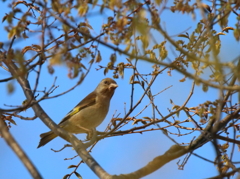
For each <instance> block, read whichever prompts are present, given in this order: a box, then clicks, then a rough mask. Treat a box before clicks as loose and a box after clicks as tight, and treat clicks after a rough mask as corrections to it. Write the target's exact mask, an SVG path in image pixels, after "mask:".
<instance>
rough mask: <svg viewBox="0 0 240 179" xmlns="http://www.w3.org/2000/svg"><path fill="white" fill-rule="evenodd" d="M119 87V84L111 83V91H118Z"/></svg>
mask: <svg viewBox="0 0 240 179" xmlns="http://www.w3.org/2000/svg"><path fill="white" fill-rule="evenodd" d="M117 87H118V85H117V84H115V83H111V84H110V86H109V89H116V88H117Z"/></svg>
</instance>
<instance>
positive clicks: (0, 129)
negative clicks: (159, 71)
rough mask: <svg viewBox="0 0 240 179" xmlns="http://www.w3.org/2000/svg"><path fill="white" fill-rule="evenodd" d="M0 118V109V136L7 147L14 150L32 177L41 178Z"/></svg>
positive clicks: (0, 115)
mask: <svg viewBox="0 0 240 179" xmlns="http://www.w3.org/2000/svg"><path fill="white" fill-rule="evenodd" d="M1 118H2V112H1V111H0V132H1V135H2V137H3V138H4V139H5V141H6V142H7V144H8V145H9V147H11V149H12V150H13V151H14V152H15V154H16V155H17V156H18V158H19V159H20V160H21V161H22V163H23V164H24V165H25V167H26V168H27V170H28V171H29V173H30V174H31V175H32V177H33V178H34V179H42V176H41V175H40V173H39V172H38V170H37V168H36V167H35V166H34V164H33V163H32V162H31V160H30V159H29V158H28V156H27V155H26V154H25V152H24V151H23V150H22V148H21V147H20V146H19V145H18V143H17V142H16V140H15V139H14V138H13V136H12V135H11V134H10V133H9V131H8V128H7V126H6V124H5V122H4V121H3V120H2V119H1Z"/></svg>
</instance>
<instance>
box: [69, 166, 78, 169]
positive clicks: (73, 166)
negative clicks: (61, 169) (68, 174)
mask: <svg viewBox="0 0 240 179" xmlns="http://www.w3.org/2000/svg"><path fill="white" fill-rule="evenodd" d="M76 167H77V165H70V166H68V169H69V168H76Z"/></svg>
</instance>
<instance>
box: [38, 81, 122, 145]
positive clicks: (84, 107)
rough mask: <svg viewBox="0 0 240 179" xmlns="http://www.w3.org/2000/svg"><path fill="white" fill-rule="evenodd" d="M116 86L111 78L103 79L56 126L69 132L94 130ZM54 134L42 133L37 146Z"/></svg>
mask: <svg viewBox="0 0 240 179" xmlns="http://www.w3.org/2000/svg"><path fill="white" fill-rule="evenodd" d="M117 87H118V85H117V83H116V82H115V81H114V80H113V79H111V78H105V79H103V80H102V81H101V82H100V83H99V84H98V86H97V87H96V88H95V90H94V91H93V92H91V93H90V94H89V95H87V96H86V97H85V98H84V99H83V100H82V101H80V102H79V103H78V104H77V105H76V106H75V107H74V108H73V109H72V110H71V111H70V112H69V113H68V114H67V115H66V116H65V117H64V118H63V119H62V120H61V121H60V123H59V124H58V126H59V127H60V128H62V129H64V130H66V131H68V132H70V133H74V134H79V133H88V132H89V131H91V130H95V128H96V127H97V126H99V125H100V124H101V123H102V122H103V120H104V119H105V117H106V115H107V113H108V109H109V105H110V101H111V98H112V96H113V94H114V92H115V89H116V88H117ZM57 136H58V135H56V134H55V133H54V132H53V131H49V132H46V133H42V134H41V135H40V137H41V139H40V142H39V145H38V147H37V148H39V147H42V146H44V145H45V144H47V143H48V142H50V141H51V140H53V139H54V138H56V137H57Z"/></svg>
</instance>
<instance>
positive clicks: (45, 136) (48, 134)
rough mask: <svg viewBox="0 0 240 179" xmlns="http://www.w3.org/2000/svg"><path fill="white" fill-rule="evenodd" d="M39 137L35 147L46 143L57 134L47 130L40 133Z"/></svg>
mask: <svg viewBox="0 0 240 179" xmlns="http://www.w3.org/2000/svg"><path fill="white" fill-rule="evenodd" d="M40 137H41V140H40V142H39V145H38V147H37V148H39V147H42V146H44V145H45V144H46V143H48V142H50V141H51V140H53V139H54V138H56V137H57V135H56V134H55V133H54V132H52V131H49V132H46V133H42V134H41V135H40Z"/></svg>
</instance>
